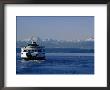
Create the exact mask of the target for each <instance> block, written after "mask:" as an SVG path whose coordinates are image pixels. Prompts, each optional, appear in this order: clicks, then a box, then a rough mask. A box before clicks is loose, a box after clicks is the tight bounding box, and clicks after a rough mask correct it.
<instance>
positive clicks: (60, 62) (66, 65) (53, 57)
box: [16, 49, 94, 74]
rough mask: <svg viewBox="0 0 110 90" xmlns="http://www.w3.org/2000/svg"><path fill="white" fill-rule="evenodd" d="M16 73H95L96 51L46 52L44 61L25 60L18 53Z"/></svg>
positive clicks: (18, 50) (18, 51)
mask: <svg viewBox="0 0 110 90" xmlns="http://www.w3.org/2000/svg"><path fill="white" fill-rule="evenodd" d="M16 55H17V56H16V74H94V53H63V52H59V53H46V60H45V61H42V62H37V61H25V60H22V59H21V57H20V49H17V54H16Z"/></svg>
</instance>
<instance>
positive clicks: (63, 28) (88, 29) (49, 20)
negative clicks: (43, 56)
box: [16, 16, 94, 41]
mask: <svg viewBox="0 0 110 90" xmlns="http://www.w3.org/2000/svg"><path fill="white" fill-rule="evenodd" d="M16 29H17V40H25V39H28V38H31V36H34V37H40V38H41V39H50V38H51V39H56V40H69V41H71V40H85V39H87V38H91V37H94V17H93V16H17V17H16Z"/></svg>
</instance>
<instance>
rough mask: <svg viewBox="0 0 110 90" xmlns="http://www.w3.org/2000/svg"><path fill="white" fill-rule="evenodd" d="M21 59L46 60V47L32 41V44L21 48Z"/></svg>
mask: <svg viewBox="0 0 110 90" xmlns="http://www.w3.org/2000/svg"><path fill="white" fill-rule="evenodd" d="M21 58H22V59H25V60H45V47H44V46H39V45H38V44H37V43H36V42H34V41H32V43H31V44H28V45H27V46H26V47H23V48H21Z"/></svg>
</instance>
